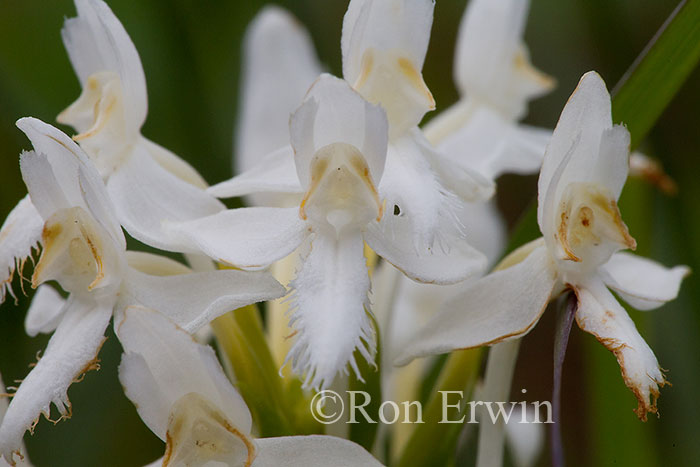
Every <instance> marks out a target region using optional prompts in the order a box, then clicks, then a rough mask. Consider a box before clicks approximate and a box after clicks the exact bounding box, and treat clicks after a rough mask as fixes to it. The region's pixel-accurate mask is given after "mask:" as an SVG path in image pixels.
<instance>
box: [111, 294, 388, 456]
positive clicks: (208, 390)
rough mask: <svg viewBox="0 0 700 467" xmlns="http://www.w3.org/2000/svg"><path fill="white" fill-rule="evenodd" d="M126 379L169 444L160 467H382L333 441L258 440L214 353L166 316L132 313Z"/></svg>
mask: <svg viewBox="0 0 700 467" xmlns="http://www.w3.org/2000/svg"><path fill="white" fill-rule="evenodd" d="M117 334H118V336H119V339H120V341H121V342H122V345H123V346H124V355H123V357H122V363H121V365H120V367H119V379H120V380H121V382H122V385H123V386H124V389H125V392H126V395H127V397H129V399H131V401H132V402H133V403H134V404H135V405H136V409H137V411H138V413H139V415H140V416H141V419H142V420H143V421H144V423H145V424H146V425H147V426H148V427H149V428H150V429H151V431H153V433H155V434H156V435H157V436H158V437H159V438H160V439H162V440H163V441H164V442H165V443H166V449H165V455H164V457H163V459H162V460H159V461H156V462H155V463H154V465H163V466H168V467H184V466H193V467H194V466H214V465H228V466H251V465H252V466H255V467H264V466H275V467H276V466H288V467H294V466H300V467H301V466H304V467H306V466H328V465H333V466H358V467H359V466H379V465H381V464H379V462H377V460H376V459H374V458H373V457H372V456H371V455H370V454H369V453H368V452H367V451H365V450H364V449H363V448H362V447H360V446H359V445H357V444H355V443H353V442H351V441H347V440H344V439H340V438H334V437H331V436H285V437H278V438H260V439H255V438H254V436H253V435H252V434H251V431H252V418H251V415H250V412H249V410H248V407H247V406H246V404H245V402H244V401H243V398H242V397H241V396H240V395H239V394H238V392H236V390H235V389H234V388H233V386H232V385H231V383H230V382H229V381H228V379H227V378H226V375H225V374H224V372H223V370H222V368H221V365H220V364H219V362H218V360H217V359H216V355H215V353H214V351H213V349H212V348H211V347H209V346H204V345H201V344H197V343H196V342H194V341H193V340H192V338H191V337H190V335H189V334H188V333H186V332H185V331H183V330H182V329H180V328H179V327H178V326H177V325H176V324H175V323H173V322H172V321H170V320H168V319H167V318H166V317H165V316H164V315H162V314H160V313H158V312H156V311H153V310H149V309H146V308H143V307H130V308H128V309H127V310H126V312H125V314H124V320H123V321H122V322H121V324H120V325H119V326H118V328H117Z"/></svg>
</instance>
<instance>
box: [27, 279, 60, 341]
mask: <svg viewBox="0 0 700 467" xmlns="http://www.w3.org/2000/svg"><path fill="white" fill-rule="evenodd" d="M66 304H67V301H66V300H65V299H64V298H63V297H61V294H59V293H58V292H56V289H54V288H53V287H51V286H50V285H47V284H42V285H40V286H39V287H38V288H37V289H36V293H35V294H34V298H32V303H31V305H29V310H28V311H27V316H26V317H25V318H24V329H25V330H26V331H27V334H28V335H29V336H31V337H34V336H36V335H37V334H39V333H43V334H48V333H50V332H53V331H54V330H55V329H56V326H58V323H59V322H60V320H61V318H62V317H63V313H64V312H65V311H66Z"/></svg>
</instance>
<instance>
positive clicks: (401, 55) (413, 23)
mask: <svg viewBox="0 0 700 467" xmlns="http://www.w3.org/2000/svg"><path fill="white" fill-rule="evenodd" d="M434 6H435V3H434V2H433V1H432V0H352V1H351V2H350V4H349V5H348V11H347V13H346V14H345V18H344V20H343V36H342V41H341V47H342V52H343V76H344V77H345V79H346V80H347V81H348V82H349V83H350V84H351V85H352V86H353V88H355V89H356V90H357V91H358V92H360V94H362V95H363V96H364V97H365V98H366V99H367V100H369V101H370V102H372V103H374V104H381V105H382V107H384V109H385V110H386V111H387V115H388V117H389V123H390V125H391V137H392V138H394V137H396V136H399V135H401V134H402V133H403V132H404V131H406V130H407V129H409V128H411V127H413V126H415V125H417V124H418V123H419V122H420V120H421V119H422V118H423V115H424V114H425V112H427V111H428V110H433V109H434V108H435V100H434V99H433V96H432V94H431V93H430V90H429V89H428V87H427V86H426V84H425V82H424V81H423V77H422V75H421V69H422V68H423V61H424V59H425V53H426V50H427V48H428V42H429V40H430V29H431V26H432V23H433V8H434Z"/></svg>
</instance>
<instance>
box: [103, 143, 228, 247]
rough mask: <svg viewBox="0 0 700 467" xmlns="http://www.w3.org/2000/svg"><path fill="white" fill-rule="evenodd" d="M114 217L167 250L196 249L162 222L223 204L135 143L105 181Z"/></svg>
mask: <svg viewBox="0 0 700 467" xmlns="http://www.w3.org/2000/svg"><path fill="white" fill-rule="evenodd" d="M107 190H108V191H109V194H110V195H111V198H112V200H113V201H114V205H115V210H116V214H117V218H118V219H119V221H120V222H121V223H122V225H123V226H124V228H125V229H126V230H127V232H129V234H131V236H133V237H134V238H136V239H137V240H140V241H142V242H144V243H146V244H147V245H150V246H153V247H156V248H159V249H161V250H167V251H181V252H189V253H195V252H196V250H195V249H194V248H193V247H192V246H191V245H190V244H188V243H186V242H185V243H183V242H181V241H180V239H177V238H175V237H173V236H172V235H170V232H169V231H168V230H167V229H164V227H163V224H164V223H165V222H183V221H189V220H192V219H197V218H200V217H204V216H209V215H211V214H215V213H217V212H220V211H222V210H223V209H224V205H223V204H222V203H221V202H220V201H218V200H217V199H216V198H214V197H213V196H211V195H209V194H207V193H206V192H205V191H204V190H202V189H199V188H197V187H195V186H193V185H191V184H190V183H187V182H185V181H183V180H182V179H180V178H178V177H177V176H175V175H174V174H172V173H170V172H168V171H166V170H165V169H164V168H163V167H162V166H160V165H159V164H157V163H156V162H155V161H154V160H153V158H152V157H151V156H150V154H149V153H148V151H146V149H145V148H144V147H143V146H140V145H136V146H135V147H134V149H133V153H132V154H131V155H130V156H129V158H128V160H127V161H125V162H124V164H123V165H122V166H121V167H120V168H119V170H117V171H116V172H114V173H113V174H112V176H111V177H110V178H109V180H108V181H107Z"/></svg>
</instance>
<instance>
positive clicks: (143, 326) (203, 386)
mask: <svg viewBox="0 0 700 467" xmlns="http://www.w3.org/2000/svg"><path fill="white" fill-rule="evenodd" d="M117 335H118V336H119V340H120V341H121V343H122V346H123V347H124V356H123V357H122V363H121V365H120V366H119V380H120V381H121V383H122V385H123V386H124V390H125V393H126V395H127V397H128V398H129V399H131V401H132V402H134V404H135V405H136V407H137V410H138V412H139V415H140V416H141V418H142V419H143V421H144V423H146V425H148V427H149V428H150V429H151V431H153V433H155V434H156V435H157V436H158V437H160V438H161V439H162V440H165V432H166V430H167V425H168V416H169V414H170V410H171V408H172V406H173V404H175V402H177V401H178V400H179V399H180V398H181V397H182V396H185V395H186V394H189V393H197V394H199V395H201V396H202V397H204V398H205V399H206V400H208V401H209V402H210V403H211V404H213V405H214V406H216V407H217V408H219V409H220V410H222V411H223V413H224V414H225V415H226V416H227V417H228V419H229V420H230V421H231V422H232V423H234V424H235V425H236V426H237V427H238V428H239V429H242V430H245V431H246V432H250V429H251V424H252V419H251V416H250V412H249V411H248V407H246V405H245V402H243V399H242V398H241V396H240V395H239V394H238V393H237V392H236V390H235V389H234V388H233V386H231V383H230V382H229V381H228V379H227V378H226V375H225V374H224V372H223V370H222V368H221V365H220V364H219V361H218V360H217V358H216V354H215V353H214V351H213V350H212V348H211V347H209V346H204V345H201V344H197V343H196V342H195V341H194V340H193V339H192V337H191V336H190V335H189V334H188V333H186V332H185V331H183V330H182V329H180V328H179V327H177V325H176V324H175V323H173V322H172V321H170V320H169V319H168V318H166V317H165V316H164V315H162V314H160V313H158V312H156V311H153V310H149V309H147V308H143V307H129V308H127V310H126V311H125V313H124V320H123V321H122V322H121V324H119V325H118V327H117Z"/></svg>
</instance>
